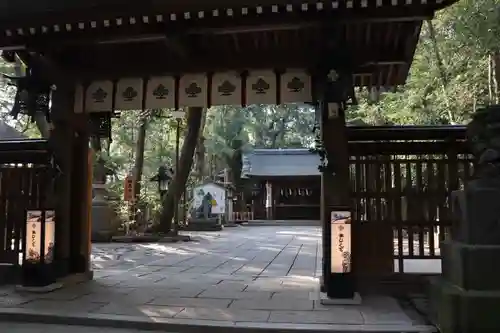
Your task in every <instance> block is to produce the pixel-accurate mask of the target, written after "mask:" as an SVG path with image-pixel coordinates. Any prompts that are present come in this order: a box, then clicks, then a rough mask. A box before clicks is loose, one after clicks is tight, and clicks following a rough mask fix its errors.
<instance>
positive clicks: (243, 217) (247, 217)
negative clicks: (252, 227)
mask: <svg viewBox="0 0 500 333" xmlns="http://www.w3.org/2000/svg"><path fill="white" fill-rule="evenodd" d="M251 220H253V212H233V213H232V216H231V221H233V222H239V221H251Z"/></svg>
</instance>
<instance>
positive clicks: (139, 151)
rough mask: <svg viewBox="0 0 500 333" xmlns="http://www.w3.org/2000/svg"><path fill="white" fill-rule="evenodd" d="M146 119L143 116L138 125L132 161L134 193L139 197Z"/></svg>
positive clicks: (146, 126)
mask: <svg viewBox="0 0 500 333" xmlns="http://www.w3.org/2000/svg"><path fill="white" fill-rule="evenodd" d="M148 123H149V121H148V119H147V118H143V119H142V122H141V126H140V127H139V133H138V134H137V143H136V150H135V151H136V155H135V163H134V180H135V185H134V186H135V195H136V197H137V198H138V197H140V195H141V180H142V170H143V168H144V147H145V145H146V130H147V128H148Z"/></svg>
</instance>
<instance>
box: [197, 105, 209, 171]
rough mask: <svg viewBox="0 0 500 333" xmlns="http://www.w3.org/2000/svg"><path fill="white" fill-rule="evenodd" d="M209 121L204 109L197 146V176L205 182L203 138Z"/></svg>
mask: <svg viewBox="0 0 500 333" xmlns="http://www.w3.org/2000/svg"><path fill="white" fill-rule="evenodd" d="M206 121H207V112H206V110H205V109H203V115H202V117H201V124H200V133H199V135H198V143H197V144H196V155H195V170H196V176H197V177H198V178H199V180H203V177H204V176H205V170H206V168H205V137H204V136H203V130H204V129H205V123H206Z"/></svg>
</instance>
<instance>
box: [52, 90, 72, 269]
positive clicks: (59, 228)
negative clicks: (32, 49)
mask: <svg viewBox="0 0 500 333" xmlns="http://www.w3.org/2000/svg"><path fill="white" fill-rule="evenodd" d="M73 95H74V92H73V90H72V89H68V86H67V85H64V86H61V87H60V88H59V87H58V89H57V90H56V91H54V92H53V95H52V114H51V116H52V117H51V121H52V124H53V130H52V131H51V133H50V138H49V143H50V146H51V149H52V150H53V152H54V156H55V163H56V165H57V166H58V167H59V169H60V174H59V176H58V177H57V178H56V189H57V196H56V226H55V229H56V230H55V243H56V246H55V257H56V263H57V264H56V265H57V275H58V276H59V277H64V276H67V275H68V274H70V273H71V261H72V260H71V246H72V243H71V242H72V239H71V223H72V211H71V199H70V193H71V191H72V179H73V175H72V162H71V161H72V158H73V150H72V144H73V131H72V130H71V127H70V126H68V121H67V119H68V118H71V117H72V116H73V112H72V111H73Z"/></svg>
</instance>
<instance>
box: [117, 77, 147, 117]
mask: <svg viewBox="0 0 500 333" xmlns="http://www.w3.org/2000/svg"><path fill="white" fill-rule="evenodd" d="M142 87H143V81H142V79H140V78H134V79H121V80H119V81H118V83H117V84H116V95H115V110H120V111H126V110H142V95H143V88H142Z"/></svg>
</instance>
